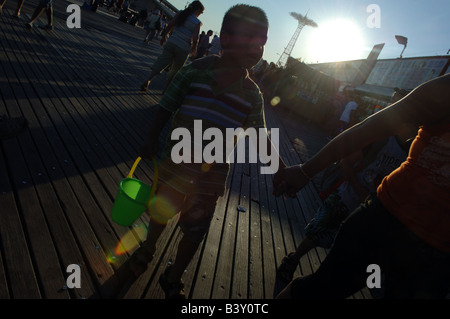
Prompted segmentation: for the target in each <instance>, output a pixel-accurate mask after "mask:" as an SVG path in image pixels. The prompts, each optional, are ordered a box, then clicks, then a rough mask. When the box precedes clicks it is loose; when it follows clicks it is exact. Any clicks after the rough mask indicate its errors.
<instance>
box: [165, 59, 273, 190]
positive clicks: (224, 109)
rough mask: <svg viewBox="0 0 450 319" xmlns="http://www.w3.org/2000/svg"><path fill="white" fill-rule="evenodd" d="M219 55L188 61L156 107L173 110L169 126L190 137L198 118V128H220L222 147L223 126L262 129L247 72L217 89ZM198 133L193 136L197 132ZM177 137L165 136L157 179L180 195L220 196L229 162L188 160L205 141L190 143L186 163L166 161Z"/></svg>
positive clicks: (258, 101) (256, 91)
mask: <svg viewBox="0 0 450 319" xmlns="http://www.w3.org/2000/svg"><path fill="white" fill-rule="evenodd" d="M218 59H219V57H217V56H211V57H206V58H203V59H199V60H196V61H194V62H193V63H191V64H189V65H187V66H185V67H183V68H182V69H181V70H180V71H179V72H178V73H177V74H176V75H175V77H174V78H173V80H172V82H171V84H170V86H169V87H168V89H167V90H166V93H165V94H164V96H163V97H162V98H161V100H160V102H159V105H160V106H161V107H163V108H164V109H166V110H168V111H170V112H173V113H175V115H174V118H173V121H172V128H171V131H173V130H174V129H176V128H186V129H187V130H188V131H189V132H190V136H191V141H194V140H195V139H194V134H199V132H197V133H195V132H194V120H201V121H202V122H201V123H202V132H200V134H201V136H202V137H203V132H205V130H207V129H208V128H217V129H219V130H220V131H221V132H222V137H223V140H222V141H216V139H215V138H212V139H213V140H214V143H216V142H217V143H222V144H219V145H222V146H223V147H224V148H225V147H226V145H227V144H226V129H227V128H234V129H236V128H243V129H246V128H248V127H254V128H256V129H258V128H265V120H264V108H263V99H262V94H261V92H260V90H259V88H258V86H257V85H256V84H255V83H254V82H253V81H252V80H251V79H250V78H249V76H248V72H247V70H243V73H242V77H241V78H240V79H239V80H238V81H236V82H234V83H232V84H231V85H230V86H228V87H226V88H218V87H217V85H214V83H215V75H214V73H213V66H214V64H215V63H216V62H217V60H218ZM197 136H198V135H197ZM179 142H180V140H172V139H171V135H170V134H169V137H168V140H167V143H166V146H165V148H164V150H163V153H162V158H161V163H160V167H159V177H160V179H161V180H162V181H164V182H165V183H167V184H169V185H170V186H172V187H173V188H175V189H176V190H178V191H179V192H181V193H184V194H207V195H217V196H221V195H223V192H224V190H225V185H226V179H227V176H228V171H229V164H228V163H227V162H226V157H227V154H226V153H225V151H224V152H223V153H222V154H224V155H225V158H224V159H223V160H222V161H221V162H219V161H217V162H214V163H212V164H208V163H205V162H204V161H202V162H201V163H194V153H195V152H194V148H195V147H197V148H198V147H201V150H202V151H203V150H204V147H205V146H206V145H208V144H210V143H212V141H211V140H206V141H203V138H202V139H201V145H195V144H192V147H191V161H190V163H183V162H182V163H180V164H176V163H174V162H173V161H172V158H171V152H172V148H173V147H174V146H175V145H176V144H178V143H179Z"/></svg>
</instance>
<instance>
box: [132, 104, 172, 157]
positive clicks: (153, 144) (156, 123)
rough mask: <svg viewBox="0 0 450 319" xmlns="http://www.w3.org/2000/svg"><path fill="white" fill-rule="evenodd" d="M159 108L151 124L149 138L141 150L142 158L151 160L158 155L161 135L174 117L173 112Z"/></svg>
mask: <svg viewBox="0 0 450 319" xmlns="http://www.w3.org/2000/svg"><path fill="white" fill-rule="evenodd" d="M157 107H158V109H157V110H156V114H155V117H154V118H153V120H152V123H151V124H150V129H149V130H148V133H147V137H146V139H145V140H144V143H143V144H142V146H141V147H140V149H139V156H141V157H142V158H151V157H153V156H155V155H156V153H158V140H159V135H160V134H161V131H162V130H163V128H164V126H165V125H166V123H167V121H168V120H169V119H170V117H171V115H172V112H170V111H167V110H166V109H164V108H162V107H161V106H159V105H158V106H157Z"/></svg>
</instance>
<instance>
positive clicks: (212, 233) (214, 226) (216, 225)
mask: <svg viewBox="0 0 450 319" xmlns="http://www.w3.org/2000/svg"><path fill="white" fill-rule="evenodd" d="M235 172H237V171H236V165H234V164H232V165H230V172H229V174H228V178H227V185H226V188H225V192H224V195H223V196H222V197H220V198H219V199H218V201H217V205H216V210H215V212H214V218H213V219H212V221H211V225H210V227H209V231H208V233H207V235H206V237H205V240H204V245H203V247H202V254H201V257H200V258H201V260H200V262H199V267H198V270H197V277H196V282H195V285H194V287H193V288H192V293H191V295H192V298H193V299H209V298H211V291H212V287H213V283H214V278H215V274H216V268H217V259H218V255H219V247H220V246H219V245H220V243H221V238H222V230H223V227H224V223H225V217H226V214H227V207H228V200H229V197H230V193H231V182H232V181H233V179H234V175H235Z"/></svg>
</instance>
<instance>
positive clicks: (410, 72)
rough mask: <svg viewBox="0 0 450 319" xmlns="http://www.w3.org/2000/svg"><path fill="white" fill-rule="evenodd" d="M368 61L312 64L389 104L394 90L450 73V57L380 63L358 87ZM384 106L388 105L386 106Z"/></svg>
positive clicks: (346, 83)
mask: <svg viewBox="0 0 450 319" xmlns="http://www.w3.org/2000/svg"><path fill="white" fill-rule="evenodd" d="M365 61H366V60H365V59H363V60H354V61H342V62H330V63H317V64H309V65H308V66H310V67H312V68H314V69H316V70H318V71H321V72H323V73H325V74H327V75H329V76H331V77H333V78H335V79H336V80H339V81H340V82H341V86H345V85H352V86H354V88H355V91H356V92H357V93H358V94H359V95H362V96H366V97H371V98H373V99H375V100H379V102H381V103H382V104H386V103H388V101H389V99H390V97H391V95H392V93H393V92H394V88H395V87H398V88H402V89H405V90H412V89H414V88H415V87H417V86H419V85H420V84H422V83H424V82H426V81H428V80H431V79H432V78H435V77H438V76H440V75H444V74H447V73H449V72H450V69H449V66H450V56H431V57H415V58H402V59H399V58H398V59H383V60H377V61H376V63H375V64H374V66H373V68H372V69H371V70H370V71H369V72H368V75H367V78H366V79H365V80H364V82H362V83H358V84H357V85H354V83H355V78H356V77H357V76H358V72H359V70H360V68H361V65H362V64H363V63H364V62H365ZM383 102H384V103H383Z"/></svg>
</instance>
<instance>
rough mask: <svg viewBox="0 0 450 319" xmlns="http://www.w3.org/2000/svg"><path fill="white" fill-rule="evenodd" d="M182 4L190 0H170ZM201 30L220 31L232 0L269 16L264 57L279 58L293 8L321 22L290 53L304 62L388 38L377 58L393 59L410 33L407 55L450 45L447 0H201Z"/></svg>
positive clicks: (361, 51)
mask: <svg viewBox="0 0 450 319" xmlns="http://www.w3.org/2000/svg"><path fill="white" fill-rule="evenodd" d="M169 2H170V3H172V4H173V5H174V6H175V7H176V8H178V9H180V10H181V9H184V8H185V6H186V4H187V3H188V1H185V0H169ZM201 2H202V3H203V5H204V6H205V11H204V13H203V14H202V15H200V17H199V19H200V20H201V21H202V23H203V25H202V29H201V30H202V31H205V32H206V31H208V30H210V29H211V30H213V31H214V32H217V33H219V31H220V26H221V23H222V18H223V15H224V14H225V12H226V11H227V10H228V9H229V8H230V7H231V6H232V5H234V4H238V3H246V4H250V5H254V6H258V7H260V8H262V9H263V10H264V11H265V12H266V14H267V17H268V20H269V38H268V41H267V44H266V47H265V53H264V56H263V59H265V60H267V61H268V62H275V63H276V62H277V61H278V60H279V58H280V55H281V54H282V53H283V51H284V50H285V48H286V47H287V46H288V44H289V41H290V40H291V38H292V36H293V35H294V33H295V31H296V29H297V27H298V22H297V20H295V19H294V18H293V17H292V16H291V15H290V12H296V13H300V14H302V15H305V14H307V16H308V18H310V19H312V20H313V21H314V22H316V23H317V25H318V27H317V28H313V27H310V26H305V27H304V28H303V29H302V30H301V32H300V35H299V37H298V39H297V41H296V43H295V46H294V48H293V50H292V53H291V56H292V57H293V58H296V59H301V61H303V62H305V63H308V64H309V63H321V62H333V61H347V60H358V59H365V58H367V56H368V55H369V53H370V51H371V50H372V48H373V46H374V45H376V44H381V43H384V44H385V45H384V48H383V50H382V51H381V54H380V56H379V59H395V58H398V57H399V56H400V54H401V53H402V50H403V49H404V46H403V45H401V44H399V43H398V42H397V40H396V38H395V35H401V36H404V37H406V38H407V39H408V43H407V46H406V48H405V50H404V52H403V55H402V56H403V58H408V57H423V56H436V55H447V52H448V51H449V50H450V1H449V0H427V1H424V0H241V1H234V0H201Z"/></svg>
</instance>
